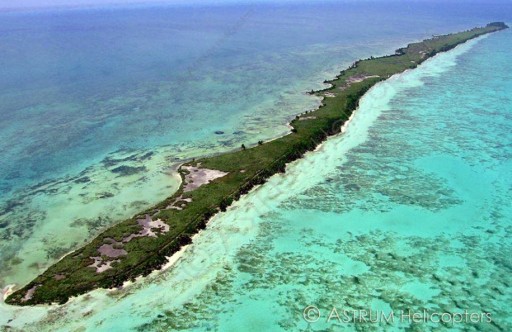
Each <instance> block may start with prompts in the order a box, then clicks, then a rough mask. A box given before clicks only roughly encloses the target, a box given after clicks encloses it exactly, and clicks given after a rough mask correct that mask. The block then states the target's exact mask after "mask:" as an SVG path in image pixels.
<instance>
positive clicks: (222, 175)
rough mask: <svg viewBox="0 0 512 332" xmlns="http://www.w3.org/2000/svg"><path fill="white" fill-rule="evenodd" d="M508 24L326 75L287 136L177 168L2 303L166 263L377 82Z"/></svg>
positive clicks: (105, 282) (81, 287)
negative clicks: (142, 201)
mask: <svg viewBox="0 0 512 332" xmlns="http://www.w3.org/2000/svg"><path fill="white" fill-rule="evenodd" d="M507 28H508V26H507V25H506V24H505V23H503V22H493V23H490V24H488V25H487V26H485V27H480V28H473V29H471V30H467V31H464V32H459V33H455V34H447V35H442V36H434V37H433V38H431V39H427V40H424V41H422V42H418V43H412V44H409V45H408V46H407V47H405V48H401V49H398V50H397V51H396V53H395V54H393V55H388V56H383V57H378V58H374V57H371V58H369V59H365V60H359V61H357V62H355V63H354V64H353V65H352V66H350V67H349V68H348V69H346V70H344V71H342V72H340V74H339V75H338V76H336V78H334V79H333V80H330V81H325V83H327V84H329V85H330V86H329V87H328V88H326V89H323V90H318V91H311V92H310V94H312V95H316V96H320V97H324V98H323V100H322V104H321V105H320V106H319V108H318V109H316V110H314V111H308V112H306V113H303V114H301V115H297V116H296V118H295V119H294V120H293V121H291V123H290V125H291V126H292V128H293V129H292V130H291V133H290V134H288V135H286V136H283V137H281V138H278V139H275V140H271V141H269V142H261V141H260V142H254V145H253V146H247V147H246V146H245V145H242V147H241V148H240V150H238V151H233V152H229V153H225V154H221V155H216V156H211V157H205V158H203V159H199V160H193V161H190V162H188V163H186V164H183V165H182V166H181V167H180V168H179V173H180V174H181V177H182V184H181V187H180V189H179V190H178V191H177V192H176V193H175V194H174V195H173V196H171V197H169V198H167V199H166V200H164V201H163V202H161V203H159V204H157V205H156V206H154V207H152V208H150V209H148V210H146V211H143V212H142V213H140V214H138V215H136V216H134V217H132V218H130V219H128V220H125V221H123V222H121V223H119V224H116V225H114V226H112V227H110V228H108V229H107V230H105V231H104V232H102V233H101V234H99V235H98V236H97V237H96V238H95V239H93V240H92V241H91V242H90V243H88V244H87V245H85V246H84V247H82V248H80V249H77V250H75V251H73V252H71V253H69V254H68V255H67V256H65V257H64V258H62V259H61V260H60V261H58V262H57V263H55V264H54V265H53V266H51V267H50V268H48V269H47V270H46V271H45V272H43V273H42V274H41V275H39V276H38V277H37V278H35V279H34V280H33V281H31V282H30V283H29V284H27V285H25V286H24V287H23V288H21V289H19V290H16V291H14V292H13V293H12V294H11V295H10V296H8V297H7V299H6V301H5V302H6V303H8V304H13V305H35V304H45V303H47V304H51V303H60V304H63V303H65V302H67V301H68V299H69V298H70V297H72V296H77V295H80V294H83V293H86V292H88V291H91V290H93V289H97V288H113V287H120V286H122V284H123V283H124V282H125V281H128V280H134V279H135V278H136V277H138V276H145V275H148V274H149V273H150V272H152V271H154V270H156V269H159V268H161V267H162V265H164V264H165V263H167V262H168V257H169V256H171V255H172V254H174V253H176V252H177V251H178V250H179V249H180V248H181V247H182V246H184V245H186V244H188V243H190V242H191V236H192V235H193V234H195V233H197V232H198V231H199V230H201V229H203V228H205V227H206V223H207V222H208V220H209V219H210V218H211V217H212V216H213V215H215V214H216V213H218V212H219V211H225V210H226V208H227V207H228V206H230V205H231V203H232V202H233V201H235V200H237V199H239V198H240V196H241V195H244V194H246V193H248V192H249V191H250V190H251V189H252V188H253V187H254V186H256V185H259V184H262V183H264V182H265V180H266V179H267V178H269V177H270V176H272V175H274V174H276V173H279V172H284V171H285V168H286V164H287V163H289V162H291V161H293V160H296V159H298V158H301V157H302V156H303V155H304V153H305V152H307V151H311V150H314V149H315V148H316V147H317V146H318V145H319V144H320V143H321V142H323V141H324V140H325V139H326V138H327V137H328V136H331V135H335V134H338V133H339V132H340V131H341V127H342V125H343V124H344V123H345V121H347V120H348V119H349V117H350V115H351V114H352V112H353V111H354V110H355V109H356V108H357V106H358V103H359V99H360V98H361V97H362V96H363V95H364V94H365V93H366V91H368V89H370V88H371V87H372V86H374V85H375V84H376V83H377V82H380V81H383V80H385V79H387V78H389V77H390V76H391V75H394V74H397V73H401V72H403V71H405V70H407V69H412V68H415V67H417V66H418V65H419V64H420V63H422V62H423V61H425V60H426V59H428V58H430V57H432V56H434V55H435V54H437V53H439V52H444V51H448V50H450V49H452V48H454V47H455V46H457V45H459V44H461V43H464V42H466V41H468V40H470V39H472V38H475V37H478V36H481V35H484V34H487V33H491V32H496V31H499V30H503V29H507Z"/></svg>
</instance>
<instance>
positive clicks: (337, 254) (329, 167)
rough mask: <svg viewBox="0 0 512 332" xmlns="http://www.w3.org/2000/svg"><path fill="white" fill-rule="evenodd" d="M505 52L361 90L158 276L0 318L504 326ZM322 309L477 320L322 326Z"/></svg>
mask: <svg viewBox="0 0 512 332" xmlns="http://www.w3.org/2000/svg"><path fill="white" fill-rule="evenodd" d="M511 52H512V32H510V31H505V32H500V33H497V34H493V35H491V36H487V37H484V38H479V39H478V40H474V41H471V42H468V43H466V44H464V45H461V46H459V47H458V48H456V49H455V50H454V51H451V52H449V53H445V54H441V55H438V56H436V57H435V58H433V59H430V60H428V61H427V62H425V63H424V64H423V65H422V66H420V67H419V68H418V69H416V70H413V71H408V72H406V73H403V74H401V75H396V76H394V77H392V78H391V79H389V80H388V81H386V82H384V83H381V84H379V85H377V86H376V87H374V88H373V89H372V90H370V92H369V93H368V94H367V95H365V97H364V98H363V99H362V101H361V105H360V108H359V109H358V111H357V112H356V113H355V115H354V117H353V119H352V121H351V122H350V123H349V124H348V126H347V127H346V128H345V132H344V134H342V135H339V136H337V137H334V138H331V139H330V140H328V141H327V142H326V143H325V144H323V145H322V146H321V147H320V148H319V149H318V150H317V151H315V152H313V153H309V154H308V155H307V156H306V157H305V158H304V159H302V160H300V161H297V162H294V163H292V164H290V165H289V166H288V168H287V173H286V174H284V175H277V176H274V177H272V178H271V179H270V181H269V182H268V183H267V184H265V185H264V186H262V187H259V188H258V189H256V190H254V191H253V192H251V193H250V194H249V195H247V196H246V197H244V198H242V199H241V200H240V201H239V202H236V203H235V204H234V206H233V207H231V208H230V209H229V210H228V211H227V212H226V213H222V214H219V215H217V216H215V217H214V218H213V219H212V220H211V222H210V223H209V225H208V227H207V229H206V230H205V231H203V232H201V233H200V234H199V235H197V236H196V237H195V238H194V243H193V244H192V245H191V246H189V247H188V248H186V250H185V251H184V252H183V253H182V254H181V256H180V257H179V258H178V260H177V262H176V263H175V264H174V266H172V267H170V268H168V269H166V270H164V271H160V272H155V273H153V274H152V275H150V276H149V277H147V278H141V279H140V280H138V281H137V282H136V283H134V284H131V285H126V287H125V288H124V289H122V290H112V291H104V290H97V291H94V292H91V293H90V294H88V295H85V296H81V297H79V298H76V299H73V300H72V301H70V303H68V304H66V305H64V306H52V307H37V308H21V309H13V308H10V309H7V308H2V310H4V313H5V315H6V316H8V317H10V319H12V321H11V322H10V324H11V325H13V326H16V327H20V328H21V327H22V326H23V324H24V323H28V325H26V326H24V329H25V330H52V331H54V330H63V331H64V330H70V329H86V330H95V331H123V330H126V329H130V330H141V331H142V330H148V329H150V330H162V331H167V330H198V331H207V330H210V331H211V330H219V331H239V330H246V331H264V330H268V331H281V330H297V329H300V330H306V329H309V330H313V331H316V330H330V329H335V330H346V331H356V330H357V331H360V330H368V331H381V330H390V331H391V330H404V329H405V328H407V327H410V328H411V329H410V330H411V331H424V330H429V329H435V328H439V329H441V330H451V331H462V330H481V331H500V330H501V331H508V330H511V329H512V320H511V318H510V307H509V305H510V303H512V291H511V288H510V283H511V279H510V275H511V273H510V272H511V271H510V270H511V266H512V261H511V258H510V252H511V246H512V242H511V240H510V239H511V236H512V234H511V232H512V224H511V223H512V206H511V204H510V202H512V191H511V190H512V158H511V157H512V136H511V133H512V121H511V113H510V110H511V109H510V105H512V93H511V92H512V63H510V61H509V54H510V53H511ZM310 305H312V306H315V307H317V308H318V309H319V310H320V313H321V315H322V317H321V318H320V319H319V320H318V321H316V322H311V323H308V322H306V321H305V320H304V318H303V310H304V308H306V307H307V306H310ZM333 307H336V308H337V310H338V311H339V312H341V311H342V310H370V309H371V310H374V311H377V310H382V311H383V312H385V313H387V314H389V312H391V311H393V312H394V313H396V317H399V313H400V312H402V311H408V310H411V311H412V312H422V311H423V310H427V311H428V312H430V313H436V312H437V313H444V312H448V313H458V312H464V310H467V311H468V312H470V313H475V314H487V313H488V314H489V315H490V317H491V320H492V323H488V322H486V321H485V320H482V321H481V322H478V323H466V324H462V323H454V324H451V323H446V324H445V325H443V326H440V325H439V324H435V323H421V324H419V325H412V326H409V324H408V323H407V322H400V321H399V319H396V320H395V322H394V323H392V324H389V325H387V326H385V325H383V323H359V322H349V323H337V322H336V321H335V320H331V321H329V322H327V321H326V318H327V316H328V315H329V312H330V311H331V310H332V308H333ZM313 318H314V317H313Z"/></svg>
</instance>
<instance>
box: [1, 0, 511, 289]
mask: <svg viewBox="0 0 512 332" xmlns="http://www.w3.org/2000/svg"><path fill="white" fill-rule="evenodd" d="M509 6H510V5H509ZM504 8H505V9H506V8H508V7H506V6H505V5H501V7H500V6H498V5H496V6H494V7H490V6H482V5H479V4H473V5H471V6H467V7H465V8H464V9H461V8H459V7H457V6H453V5H449V4H448V5H444V6H442V7H440V6H432V5H428V4H414V5H408V6H402V5H397V4H395V5H391V4H386V5H384V4H383V5H375V4H374V5H365V4H347V3H340V4H331V5H297V6H291V5H287V6H270V5H260V6H230V7H216V8H214V7H212V8H186V7H185V8H172V7H156V8H152V7H148V8H145V7H141V8H134V9H122V8H117V9H103V10H73V11H51V12H32V13H1V14H0V16H1V22H2V23H1V25H0V44H1V45H2V52H1V53H0V152H1V153H2V159H1V160H0V174H2V177H1V178H0V192H1V198H0V238H1V239H2V241H1V242H0V287H1V288H3V287H5V286H6V285H8V284H13V283H14V284H17V285H22V284H24V283H26V282H28V281H29V280H31V279H32V278H33V277H35V276H36V275H37V274H38V273H40V272H42V271H43V270H44V269H45V268H46V267H48V266H49V264H51V263H52V262H55V261H56V260H57V259H59V258H60V257H61V256H62V255H64V254H65V253H67V252H69V251H70V250H71V249H73V248H76V247H77V246H80V245H81V244H82V243H84V242H85V241H87V240H88V239H90V238H91V237H93V236H94V235H95V234H97V233H98V232H99V231H100V230H102V229H104V228H105V227H107V226H109V225H111V224H113V223H115V222H117V221H120V220H122V219H123V218H126V217H129V216H131V215H133V214H134V213H136V212H137V211H140V210H142V209H144V208H147V207H148V206H150V205H152V204H154V203H156V202H158V201H160V200H162V199H163V198H165V197H166V196H169V195H170V194H171V193H172V192H174V191H175V190H176V188H177V186H178V183H179V178H178V177H177V176H176V174H174V173H173V171H172V167H173V165H175V164H176V163H179V162H180V161H182V160H184V159H186V158H190V157H192V156H198V155H204V154H208V153H213V152H219V151H226V150H229V149H232V148H234V147H238V146H240V144H241V143H245V144H246V145H250V143H251V142H257V141H258V140H260V139H263V140H265V139H269V138H272V137H276V136H279V135H282V134H284V133H286V132H287V130H288V128H287V127H286V126H285V123H286V121H287V120H288V119H289V118H290V117H293V115H294V114H297V113H300V112H302V111H304V110H308V109H311V108H313V107H315V106H316V105H317V104H318V100H316V99H315V98H312V97H310V96H307V95H306V94H305V93H304V92H305V91H307V90H310V89H315V88H319V87H321V86H322V83H321V82H322V81H323V80H324V79H325V78H329V77H332V76H333V75H334V73H335V72H336V71H337V70H339V69H341V68H344V67H346V65H348V64H349V63H351V62H352V61H354V60H355V59H358V58H360V57H367V56H369V55H380V54H387V53H392V52H393V50H394V49H395V48H397V47H400V46H403V45H404V44H405V43H407V42H410V41H412V40H416V39H422V38H425V37H429V36H430V35H431V34H436V33H444V32H449V31H458V30H461V29H465V28H467V27H469V26H474V25H476V24H484V23H486V22H488V21H489V20H491V19H493V20H494V19H496V18H499V17H500V16H501V13H503V12H507V11H506V10H504ZM509 12H510V11H509ZM369 21H371V23H372V24H368V22H369ZM326 22H329V24H328V25H327V24H326ZM215 132H224V133H223V134H216V133H215Z"/></svg>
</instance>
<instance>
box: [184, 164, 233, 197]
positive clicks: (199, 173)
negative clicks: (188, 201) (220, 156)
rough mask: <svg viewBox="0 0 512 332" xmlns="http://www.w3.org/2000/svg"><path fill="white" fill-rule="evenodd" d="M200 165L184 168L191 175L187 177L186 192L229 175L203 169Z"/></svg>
mask: <svg viewBox="0 0 512 332" xmlns="http://www.w3.org/2000/svg"><path fill="white" fill-rule="evenodd" d="M200 166H201V165H200V164H197V166H183V167H182V168H183V169H184V170H186V171H188V172H189V173H188V174H186V175H185V187H184V188H183V191H184V192H187V191H192V190H194V189H197V188H199V187H201V186H202V185H205V184H208V183H210V182H211V181H213V180H215V179H218V178H221V177H223V176H226V175H227V174H228V173H226V172H221V171H218V170H215V169H208V168H201V167H200Z"/></svg>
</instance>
